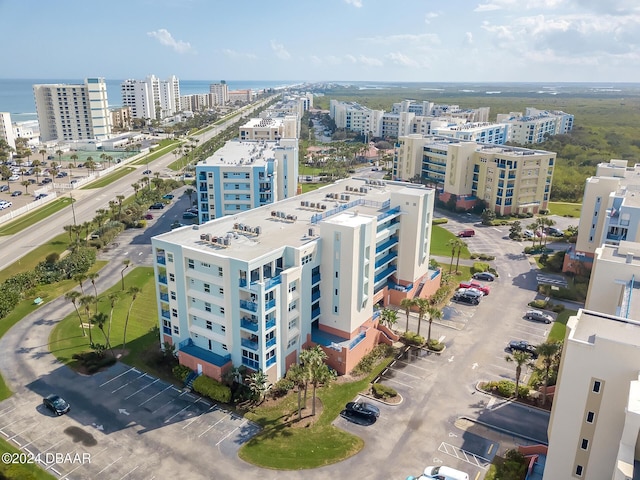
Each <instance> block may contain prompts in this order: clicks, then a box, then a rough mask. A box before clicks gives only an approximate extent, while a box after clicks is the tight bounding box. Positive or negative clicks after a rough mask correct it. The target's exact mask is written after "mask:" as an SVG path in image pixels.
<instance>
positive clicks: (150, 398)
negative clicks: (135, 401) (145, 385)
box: [138, 385, 173, 407]
mask: <svg viewBox="0 0 640 480" xmlns="http://www.w3.org/2000/svg"><path fill="white" fill-rule="evenodd" d="M172 386H173V385H169V386H168V387H167V388H165V389H164V390H161V391H159V392H158V393H156V394H155V395H154V396H153V397H149V398H147V399H146V400H145V401H144V402H142V403H141V404H139V405H138V406H139V407H141V406H142V405H144V404H145V403H147V402H148V401H150V400H153V399H154V398H156V397H157V396H158V395H160V394H161V393H164V392H166V391H167V390H169V389H170V388H171V387H172Z"/></svg>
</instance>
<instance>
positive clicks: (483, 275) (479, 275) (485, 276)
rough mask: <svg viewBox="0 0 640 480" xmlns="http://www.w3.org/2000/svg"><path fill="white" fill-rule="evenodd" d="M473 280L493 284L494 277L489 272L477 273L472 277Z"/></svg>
mask: <svg viewBox="0 0 640 480" xmlns="http://www.w3.org/2000/svg"><path fill="white" fill-rule="evenodd" d="M472 277H473V278H474V280H484V281H485V282H493V281H494V280H495V279H496V276H495V275H494V274H493V273H490V272H478V273H474V274H473V275H472Z"/></svg>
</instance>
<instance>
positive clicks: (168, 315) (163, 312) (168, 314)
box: [160, 310, 171, 320]
mask: <svg viewBox="0 0 640 480" xmlns="http://www.w3.org/2000/svg"><path fill="white" fill-rule="evenodd" d="M160 315H162V318H166V319H167V320H169V319H171V312H170V311H169V310H160Z"/></svg>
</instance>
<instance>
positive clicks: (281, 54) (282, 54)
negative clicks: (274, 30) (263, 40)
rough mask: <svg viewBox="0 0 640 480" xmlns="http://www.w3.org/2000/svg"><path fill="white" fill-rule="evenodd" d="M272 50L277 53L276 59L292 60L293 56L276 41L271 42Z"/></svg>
mask: <svg viewBox="0 0 640 480" xmlns="http://www.w3.org/2000/svg"><path fill="white" fill-rule="evenodd" d="M271 50H273V51H274V52H275V54H276V57H278V58H280V59H282V60H289V59H290V58H291V54H290V53H289V52H288V51H287V49H286V48H284V45H283V44H281V43H278V42H276V41H275V40H271Z"/></svg>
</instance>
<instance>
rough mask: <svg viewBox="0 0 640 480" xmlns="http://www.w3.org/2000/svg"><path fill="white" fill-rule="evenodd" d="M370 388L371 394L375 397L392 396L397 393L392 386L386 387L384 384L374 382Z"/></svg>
mask: <svg viewBox="0 0 640 480" xmlns="http://www.w3.org/2000/svg"><path fill="white" fill-rule="evenodd" d="M371 390H372V391H373V396H374V397H376V398H382V399H385V398H393V397H395V396H397V395H398V392H396V391H395V390H394V389H393V388H391V387H387V386H386V385H381V384H379V383H374V384H373V385H371Z"/></svg>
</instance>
